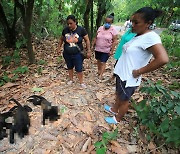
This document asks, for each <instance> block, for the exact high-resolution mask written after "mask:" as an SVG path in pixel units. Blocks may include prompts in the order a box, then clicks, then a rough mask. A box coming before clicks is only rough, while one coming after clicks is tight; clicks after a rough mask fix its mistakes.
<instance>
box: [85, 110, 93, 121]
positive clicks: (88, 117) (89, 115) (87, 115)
mask: <svg viewBox="0 0 180 154" xmlns="http://www.w3.org/2000/svg"><path fill="white" fill-rule="evenodd" d="M84 116H85V117H86V118H87V120H88V121H91V120H92V117H91V114H90V113H89V111H86V112H85V113H84Z"/></svg>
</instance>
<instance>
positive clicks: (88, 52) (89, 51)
mask: <svg viewBox="0 0 180 154" xmlns="http://www.w3.org/2000/svg"><path fill="white" fill-rule="evenodd" d="M87 58H88V59H89V58H91V50H88V51H87Z"/></svg>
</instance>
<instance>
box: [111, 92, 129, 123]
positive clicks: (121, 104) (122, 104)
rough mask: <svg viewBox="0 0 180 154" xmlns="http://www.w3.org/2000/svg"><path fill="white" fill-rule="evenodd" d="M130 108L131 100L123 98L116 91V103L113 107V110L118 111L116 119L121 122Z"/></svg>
mask: <svg viewBox="0 0 180 154" xmlns="http://www.w3.org/2000/svg"><path fill="white" fill-rule="evenodd" d="M128 109H129V101H128V100H125V101H123V100H121V99H120V98H119V96H118V94H117V93H116V103H115V104H114V106H113V107H112V108H111V111H113V112H115V113H118V114H117V115H116V120H117V121H118V122H119V121H120V120H122V118H123V117H124V115H125V114H126V113H127V111H128Z"/></svg>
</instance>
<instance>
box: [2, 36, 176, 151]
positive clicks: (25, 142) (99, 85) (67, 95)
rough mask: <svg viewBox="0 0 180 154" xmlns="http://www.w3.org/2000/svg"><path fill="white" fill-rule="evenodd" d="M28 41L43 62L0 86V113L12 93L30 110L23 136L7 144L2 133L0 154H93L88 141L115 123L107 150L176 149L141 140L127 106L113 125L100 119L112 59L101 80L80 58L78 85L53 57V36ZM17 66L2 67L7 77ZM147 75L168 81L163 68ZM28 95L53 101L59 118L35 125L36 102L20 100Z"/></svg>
mask: <svg viewBox="0 0 180 154" xmlns="http://www.w3.org/2000/svg"><path fill="white" fill-rule="evenodd" d="M34 42H35V43H34V44H33V49H34V51H35V54H36V59H37V61H40V60H45V62H46V63H44V64H43V65H40V64H37V65H35V64H33V65H30V66H28V68H29V71H28V72H27V73H25V74H21V75H20V77H19V78H18V80H17V81H16V82H14V83H6V84H5V85H4V86H2V87H0V112H4V111H7V110H9V109H10V108H11V107H12V106H14V103H12V102H9V101H8V100H9V99H10V98H12V97H13V98H15V99H17V100H18V101H19V102H20V103H22V104H27V105H29V106H30V107H31V108H32V109H33V111H32V112H30V114H29V115H30V119H31V127H30V130H29V135H27V136H25V137H24V138H23V139H20V138H18V137H16V140H15V144H10V143H9V139H8V138H5V139H3V140H1V141H0V153H6V154H17V153H18V154H19V153H20V154H24V153H33V154H41V153H42V154H55V153H58V154H81V153H82V154H88V153H89V154H95V153H96V152H95V147H94V143H95V142H96V141H100V140H101V139H102V133H104V132H112V131H113V130H115V129H116V128H118V137H117V140H114V141H111V142H110V143H109V144H108V145H107V147H108V150H107V154H113V153H115V154H128V153H140V154H144V153H156V154H161V153H163V154H164V153H171V154H175V153H178V151H177V150H174V149H171V148H166V147H165V146H162V147H157V146H156V144H155V143H154V142H147V140H146V137H145V134H144V131H145V130H144V131H139V132H137V126H138V125H137V123H138V121H137V114H136V111H135V110H134V109H133V107H130V109H129V112H128V113H127V114H126V115H125V117H124V118H123V121H122V122H121V123H120V124H118V125H108V124H107V123H106V122H105V121H104V117H105V116H108V115H109V114H107V113H105V112H104V109H103V106H104V104H108V105H112V104H113V103H114V102H115V81H112V82H107V80H108V79H109V78H110V77H111V76H112V73H113V66H114V63H115V60H114V59H113V57H111V58H110V59H109V60H108V62H107V67H106V72H105V74H104V79H103V80H99V79H98V77H97V66H96V60H95V59H94V57H92V58H91V59H85V61H84V68H85V70H84V72H83V73H84V82H85V83H86V85H87V88H85V89H82V88H81V87H80V85H79V83H78V80H77V76H76V75H75V77H74V79H75V83H73V85H71V86H70V85H68V84H67V82H68V75H67V69H66V65H65V64H64V62H63V60H61V62H60V60H58V55H57V53H56V52H55V51H56V48H57V42H58V41H57V40H53V39H52V40H45V41H42V42H40V41H38V40H34ZM1 50H2V51H3V53H4V55H6V54H7V53H9V52H11V51H9V50H7V49H5V48H1ZM26 57H27V56H26V54H25V52H22V55H21V66H24V65H26V66H27V65H28V64H27V58H26ZM1 64H2V63H1ZM17 67H18V66H14V65H13V63H12V64H11V65H9V66H8V67H7V68H6V69H5V70H6V72H9V73H8V74H9V76H12V73H11V72H12V70H14V69H15V68H17ZM1 68H2V65H1ZM1 70H2V71H3V69H1ZM5 70H4V71H5ZM39 70H41V71H39ZM1 75H2V72H1ZM147 79H151V80H152V81H154V82H156V81H158V80H162V81H163V84H164V85H166V84H169V83H170V82H171V80H174V79H173V78H172V77H171V76H170V75H168V74H164V73H163V68H162V69H159V70H158V71H154V72H152V73H148V74H146V75H144V76H143V81H145V80H147ZM142 84H143V83H142ZM38 88H39V89H40V90H39V92H38V91H37V89H38ZM33 89H36V90H33ZM33 94H36V95H42V96H44V97H45V98H46V99H47V100H49V101H50V102H52V104H53V105H57V106H58V107H59V111H60V118H59V119H58V120H57V121H55V122H48V121H47V122H46V125H45V126H43V125H41V113H42V112H41V109H40V107H38V106H33V104H31V103H29V102H27V101H26V100H27V98H28V97H29V96H31V95H33ZM143 95H144V94H141V93H139V92H138V90H137V91H136V92H135V94H134V95H133V99H134V100H135V101H136V102H140V101H141V100H142V99H143ZM142 130H143V127H142ZM150 151H151V152H150Z"/></svg>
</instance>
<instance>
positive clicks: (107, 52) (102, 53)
mask: <svg viewBox="0 0 180 154" xmlns="http://www.w3.org/2000/svg"><path fill="white" fill-rule="evenodd" d="M113 20H114V13H112V14H111V15H109V16H107V17H106V18H105V24H104V25H103V26H101V27H99V29H98V31H97V34H96V37H95V38H94V40H93V41H92V48H93V49H94V47H95V58H96V59H97V67H98V75H99V78H100V79H102V76H103V73H104V71H105V68H106V62H107V60H108V58H109V56H111V55H113V51H114V48H115V45H116V43H117V34H118V31H117V30H116V29H115V28H114V27H113V26H112V25H111V24H112V23H113ZM93 49H92V50H93Z"/></svg>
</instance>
